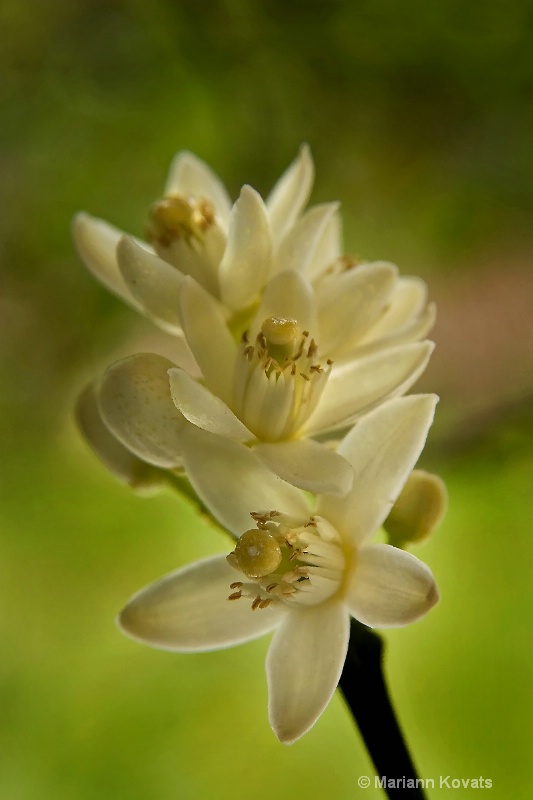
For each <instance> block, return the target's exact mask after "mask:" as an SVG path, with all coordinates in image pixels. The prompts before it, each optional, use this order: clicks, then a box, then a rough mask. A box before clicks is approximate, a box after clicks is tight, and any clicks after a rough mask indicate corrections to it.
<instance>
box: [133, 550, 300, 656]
mask: <svg viewBox="0 0 533 800" xmlns="http://www.w3.org/2000/svg"><path fill="white" fill-rule="evenodd" d="M238 579H239V573H238V572H237V571H236V570H235V569H233V567H230V565H229V564H228V562H227V561H226V557H225V556H215V557H213V558H207V559H204V560H203V561H198V562H196V563H195V564H191V565H190V566H188V567H185V568H184V569H180V570H177V571H176V572H172V573H171V574H170V575H166V576H165V577H164V578H161V579H160V580H158V581H156V582H155V583H153V584H151V585H150V586H147V587H146V588H145V589H142V590H141V591H140V592H138V593H137V594H135V595H134V596H133V597H132V598H131V600H130V601H129V603H128V605H127V606H126V607H125V608H124V610H123V611H122V612H121V614H120V616H119V618H118V623H119V625H120V627H121V629H122V630H123V631H124V633H126V634H127V635H128V636H131V637H132V638H133V639H137V640H138V641H141V642H144V643H145V644H148V645H151V646H152V647H158V648H161V649H163V650H174V651H177V652H181V653H191V652H198V651H202V650H218V649H221V648H224V647H231V646H232V645H236V644H241V642H246V641H249V640H250V639H256V638H257V637H258V636H262V635H263V634H265V633H268V632H269V631H271V630H272V629H273V628H275V627H276V625H278V624H279V622H280V620H282V619H283V618H284V616H285V613H286V611H285V609H284V607H283V606H282V605H281V603H279V604H277V605H276V606H274V605H271V606H268V607H267V608H261V609H256V610H255V611H252V607H251V603H250V602H249V601H248V600H247V599H246V598H240V599H239V600H228V596H229V595H230V594H231V593H232V592H233V590H232V589H230V584H231V583H233V581H236V580H238Z"/></svg>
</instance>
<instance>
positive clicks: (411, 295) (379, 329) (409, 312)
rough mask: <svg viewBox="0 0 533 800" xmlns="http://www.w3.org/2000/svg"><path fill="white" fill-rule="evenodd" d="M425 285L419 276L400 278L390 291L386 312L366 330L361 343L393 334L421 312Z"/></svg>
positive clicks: (424, 301) (423, 304) (425, 294)
mask: <svg viewBox="0 0 533 800" xmlns="http://www.w3.org/2000/svg"><path fill="white" fill-rule="evenodd" d="M427 294H428V292H427V286H426V284H425V282H424V281H423V280H422V279H421V278H416V277H408V278H400V279H399V281H398V282H397V284H396V286H395V287H394V291H393V292H391V295H390V298H389V303H388V307H387V310H386V312H385V313H384V314H383V315H382V316H381V318H380V319H379V320H377V321H376V323H375V325H374V326H373V327H372V328H371V329H370V330H369V331H368V332H367V334H366V335H365V337H364V339H363V340H362V342H363V343H366V342H367V341H368V342H373V341H376V340H378V339H383V338H385V337H388V336H390V335H393V334H394V333H395V332H396V331H397V330H400V329H401V328H403V327H404V326H405V325H407V324H409V323H410V322H412V321H413V320H414V319H416V318H417V317H419V316H420V314H422V312H423V310H424V308H425V306H426V304H427Z"/></svg>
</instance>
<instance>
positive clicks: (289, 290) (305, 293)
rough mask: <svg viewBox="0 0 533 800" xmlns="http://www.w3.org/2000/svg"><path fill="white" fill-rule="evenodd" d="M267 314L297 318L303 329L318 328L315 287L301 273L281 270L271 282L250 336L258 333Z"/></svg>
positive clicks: (312, 329)
mask: <svg viewBox="0 0 533 800" xmlns="http://www.w3.org/2000/svg"><path fill="white" fill-rule="evenodd" d="M268 317H284V318H285V319H295V320H297V321H298V322H299V323H300V326H301V328H302V330H308V331H310V332H311V335H312V333H313V331H315V330H316V313H315V305H314V296H313V289H312V287H311V284H310V283H309V281H308V280H307V279H306V278H305V277H304V276H303V275H300V274H299V273H298V272H294V271H291V272H288V271H285V272H279V273H278V274H277V275H274V277H273V278H271V279H270V281H269V282H268V284H267V286H266V289H265V293H264V295H263V299H262V301H261V305H260V306H259V309H258V310H257V313H256V315H255V319H254V322H253V323H252V326H251V332H250V338H251V339H253V338H254V337H255V335H256V334H257V333H258V332H259V329H260V328H261V325H262V323H263V322H264V320H265V319H268Z"/></svg>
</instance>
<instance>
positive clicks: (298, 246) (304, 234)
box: [276, 203, 339, 274]
mask: <svg viewBox="0 0 533 800" xmlns="http://www.w3.org/2000/svg"><path fill="white" fill-rule="evenodd" d="M338 208H339V204H338V203H322V204H321V205H317V206H313V207H312V208H310V209H309V210H308V211H306V212H305V214H304V215H303V216H302V217H301V218H300V219H299V220H298V222H296V224H295V225H294V227H293V228H292V229H291V230H289V232H288V234H287V236H285V238H284V239H283V241H282V242H281V244H280V247H279V250H278V253H277V256H276V268H277V270H278V271H280V272H281V271H282V270H284V269H294V270H296V271H297V272H302V273H304V274H308V271H309V265H310V264H311V263H313V259H314V257H315V254H316V252H317V249H318V248H319V246H320V244H321V242H322V240H323V238H324V236H325V235H326V233H327V232H328V228H329V224H330V221H331V219H332V217H333V216H334V215H335V214H336V213H337V211H338Z"/></svg>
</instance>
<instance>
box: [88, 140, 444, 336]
mask: <svg viewBox="0 0 533 800" xmlns="http://www.w3.org/2000/svg"><path fill="white" fill-rule="evenodd" d="M313 178H314V167H313V161H312V158H311V154H310V151H309V148H308V147H307V146H306V145H304V146H302V148H301V149H300V153H299V155H298V157H297V158H296V159H295V161H294V162H293V163H292V164H291V165H290V166H289V168H288V169H287V170H286V172H285V173H284V174H283V175H282V176H281V178H280V179H279V181H278V182H277V184H276V185H275V186H274V188H273V190H272V192H271V193H270V194H269V196H268V197H267V199H266V201H263V200H262V198H261V196H260V195H259V194H258V193H257V192H256V191H255V190H254V189H252V188H251V187H250V186H244V187H243V188H242V191H241V193H240V196H239V198H238V200H237V201H236V202H235V203H234V204H233V205H232V204H231V200H230V198H229V195H228V193H227V191H226V189H225V188H224V186H223V184H222V183H221V181H220V179H219V178H218V177H217V176H216V175H215V174H214V173H213V172H212V170H211V169H210V168H209V167H208V166H207V164H205V163H204V162H203V161H201V160H200V159H198V158H197V157H196V156H194V155H193V154H192V153H189V152H181V153H178V154H177V156H176V157H175V159H174V162H173V164H172V166H171V169H170V174H169V177H168V180H167V184H166V187H165V192H164V196H163V198H162V199H161V200H159V201H157V202H156V203H154V204H153V206H152V209H151V212H150V222H149V225H148V230H147V234H148V239H149V242H142V241H140V240H137V239H135V238H133V237H131V236H127V235H126V234H124V233H123V232H122V231H120V230H118V229H117V228H115V227H113V226H112V225H110V224H109V223H107V222H104V221H103V220H100V219H96V218H94V217H91V216H89V215H88V214H86V213H84V212H82V213H80V214H78V215H77V216H76V217H75V220H74V223H73V235H74V240H75V243H76V246H77V248H78V251H79V253H80V255H81V257H82V259H83V260H84V262H85V264H86V265H87V267H88V268H89V269H90V270H91V272H93V274H94V275H95V276H96V277H97V278H98V279H99V280H100V281H102V283H104V284H105V285H106V286H107V287H108V288H109V289H110V290H111V291H113V292H114V293H115V294H117V295H118V296H119V297H121V298H122V299H124V300H125V301H126V302H127V303H129V304H130V305H131V306H133V307H134V308H135V309H136V310H138V311H140V312H141V313H143V314H145V315H146V316H148V317H149V318H150V319H152V320H153V321H154V322H155V323H156V324H157V325H159V326H160V327H161V328H163V329H164V330H166V331H168V332H170V333H173V334H176V335H181V332H182V331H181V323H180V319H179V315H178V310H177V309H178V295H179V291H180V287H181V285H182V283H183V280H184V278H185V276H190V277H192V278H194V280H195V281H197V282H198V284H199V285H200V286H202V287H203V288H204V289H205V290H206V291H207V292H208V293H209V294H210V295H211V297H212V298H213V300H214V301H215V304H216V305H217V307H218V311H219V313H220V314H221V315H222V316H223V318H224V319H225V321H226V322H227V324H228V325H229V327H230V329H231V330H232V331H234V332H235V333H236V334H237V338H238V336H239V335H240V334H241V333H242V331H243V330H245V329H246V328H247V327H248V325H249V323H250V320H251V319H252V318H253V315H254V313H255V310H256V308H257V304H258V303H259V302H260V300H261V298H262V295H263V292H264V289H265V287H266V285H267V284H268V281H269V280H270V279H271V278H272V277H273V276H274V275H277V274H278V273H280V272H283V271H285V270H289V271H292V270H295V271H297V272H299V273H300V274H302V275H304V276H305V277H306V278H307V279H308V280H309V281H310V282H311V283H312V285H313V286H314V287H315V289H316V290H317V292H318V293H319V295H320V298H321V299H320V303H321V306H322V307H323V308H326V309H327V308H329V307H331V306H332V305H339V308H340V309H342V322H343V323H344V322H348V323H349V332H350V335H351V336H352V337H353V336H359V335H360V333H361V330H364V329H365V327H366V328H368V324H367V322H368V319H372V322H373V326H372V327H373V330H372V333H371V334H370V338H365V346H368V347H370V348H371V347H372V344H373V342H375V341H376V340H378V339H379V340H388V341H389V343H390V344H401V343H403V342H410V341H418V340H419V339H422V338H423V337H424V336H425V335H426V334H427V332H428V331H429V330H430V329H431V327H432V325H433V322H434V319H435V308H434V306H433V305H432V304H428V303H427V296H426V294H427V292H426V287H425V284H424V282H423V281H421V280H419V279H415V278H398V276H397V270H396V268H394V267H392V265H388V276H387V275H385V274H384V270H382V273H383V274H381V275H380V276H379V281H378V284H377V285H376V296H375V297H373V298H370V297H369V296H368V295H367V299H371V300H372V302H371V303H370V304H369V305H368V308H367V313H366V316H364V317H362V318H359V321H358V323H357V324H355V323H354V319H353V315H351V314H350V312H349V310H348V309H347V308H346V307H345V304H342V303H341V304H339V303H338V301H339V299H341V298H342V297H345V296H346V295H349V296H353V295H354V293H355V294H357V292H359V291H360V286H361V284H362V283H364V272H365V269H367V265H363V266H362V268H361V269H359V270H358V271H357V275H356V274H355V273H356V270H354V269H353V267H354V265H355V261H354V260H353V259H350V258H348V257H346V256H343V255H341V253H342V241H341V240H342V232H341V220H340V215H339V212H338V203H321V204H318V205H315V206H312V207H310V208H309V209H307V210H304V208H305V205H306V203H307V200H308V197H309V194H310V191H311V188H312V183H313ZM370 269H371V270H372V269H374V271H376V268H375V267H372V266H371V267H370ZM385 271H386V269H385ZM369 285H370V284H369V283H368V282H367V288H368V286H369ZM383 301H386V302H383ZM340 327H341V328H342V326H340ZM326 335H327V337H328V339H329V340H331V341H329V342H328V347H329V345H332V346H333V345H334V344H335V343H337V344H338V340H339V339H340V334H339V328H337V330H336V329H335V325H334V324H333V323H332V324H331V325H330V327H329V328H328V329H327V330H326V328H324V330H323V336H326ZM335 340H337V341H335ZM349 344H350V343H349V341H348V340H347V339H344V346H346V347H348V346H349Z"/></svg>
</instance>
